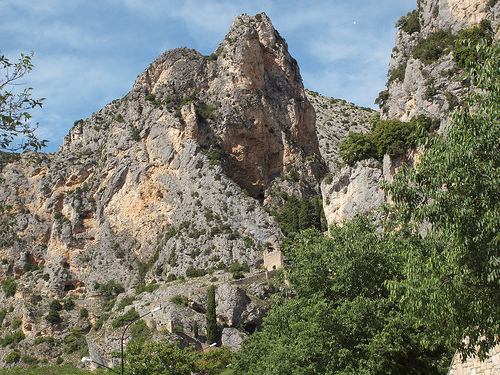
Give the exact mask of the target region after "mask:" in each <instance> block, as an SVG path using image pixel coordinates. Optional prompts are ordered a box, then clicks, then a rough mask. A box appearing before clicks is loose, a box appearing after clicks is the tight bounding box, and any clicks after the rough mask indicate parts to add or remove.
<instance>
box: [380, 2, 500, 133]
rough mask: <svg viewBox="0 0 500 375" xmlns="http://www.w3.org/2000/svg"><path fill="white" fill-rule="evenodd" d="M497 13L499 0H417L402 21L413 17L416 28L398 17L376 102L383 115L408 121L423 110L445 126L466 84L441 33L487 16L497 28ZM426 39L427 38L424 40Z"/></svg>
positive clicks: (451, 43) (466, 26) (453, 32)
mask: <svg viewBox="0 0 500 375" xmlns="http://www.w3.org/2000/svg"><path fill="white" fill-rule="evenodd" d="M499 14H500V6H499V4H498V2H491V1H488V0H421V1H418V2H417V9H416V10H415V12H414V14H412V15H407V16H406V17H407V21H410V19H411V18H412V17H415V18H417V19H418V27H409V26H406V27H405V22H403V23H402V24H400V29H399V31H398V33H397V35H396V45H395V47H394V49H393V53H392V55H391V61H390V63H389V73H388V77H389V79H388V83H387V89H388V90H387V91H386V92H385V98H384V99H383V100H382V102H380V104H381V108H382V110H383V113H384V114H385V116H386V118H398V119H400V120H403V121H408V120H409V119H411V118H412V117H414V116H417V115H419V114H425V115H427V116H430V117H433V118H439V119H440V120H441V122H442V129H444V128H445V126H446V125H448V124H449V114H450V112H451V111H452V110H453V109H455V108H456V107H457V106H458V105H460V102H461V96H462V93H463V92H464V90H466V89H467V88H468V82H467V81H466V80H464V79H463V73H464V70H463V69H461V67H459V66H458V65H457V64H456V62H455V61H454V58H453V46H454V41H453V40H452V38H451V39H448V40H445V38H446V36H445V34H444V33H449V34H450V35H451V36H457V35H458V32H459V31H460V30H464V29H470V28H472V27H474V26H478V25H479V23H480V22H481V21H482V20H483V19H485V20H489V21H491V27H492V29H493V30H496V27H497V25H498V15H499ZM403 18H404V17H403ZM406 25H408V24H406ZM438 32H441V33H442V34H437V33H438ZM429 38H431V39H429ZM440 38H441V39H440ZM426 40H427V41H428V42H429V43H427V44H425V43H424V42H425V41H426ZM425 45H427V46H428V47H429V48H428V49H426V48H425ZM417 46H418V51H416V50H415V48H416V47H417ZM381 94H383V93H381Z"/></svg>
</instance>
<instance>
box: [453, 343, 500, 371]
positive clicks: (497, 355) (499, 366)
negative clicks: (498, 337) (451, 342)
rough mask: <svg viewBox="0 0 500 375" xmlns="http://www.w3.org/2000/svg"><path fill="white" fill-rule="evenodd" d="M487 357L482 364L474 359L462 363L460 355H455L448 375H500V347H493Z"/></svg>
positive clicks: (477, 359)
mask: <svg viewBox="0 0 500 375" xmlns="http://www.w3.org/2000/svg"><path fill="white" fill-rule="evenodd" d="M489 355H490V357H489V358H488V359H487V360H485V361H484V362H481V361H480V360H479V358H477V357H476V358H472V359H468V360H467V361H466V362H463V363H462V359H461V357H460V354H458V353H456V354H455V356H454V357H453V361H452V362H451V366H450V370H449V371H448V375H479V374H484V375H500V345H498V346H496V347H494V348H493V349H492V350H491V351H490V353H489Z"/></svg>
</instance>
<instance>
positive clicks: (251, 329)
mask: <svg viewBox="0 0 500 375" xmlns="http://www.w3.org/2000/svg"><path fill="white" fill-rule="evenodd" d="M243 329H244V330H245V331H247V332H248V333H249V334H250V335H251V334H252V333H254V332H255V331H256V330H257V325H256V324H255V323H247V324H245V325H243Z"/></svg>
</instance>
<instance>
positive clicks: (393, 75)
mask: <svg viewBox="0 0 500 375" xmlns="http://www.w3.org/2000/svg"><path fill="white" fill-rule="evenodd" d="M407 65H408V63H407V62H406V61H405V62H404V63H402V64H399V65H398V66H397V67H396V68H395V69H393V70H392V71H391V72H390V75H389V80H388V83H389V84H390V83H392V82H393V81H395V80H398V81H399V82H401V83H402V82H404V80H405V73H406V67H407Z"/></svg>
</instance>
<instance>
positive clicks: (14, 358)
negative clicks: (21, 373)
mask: <svg viewBox="0 0 500 375" xmlns="http://www.w3.org/2000/svg"><path fill="white" fill-rule="evenodd" d="M19 359H21V354H19V352H18V351H17V350H14V351H12V352H10V353H9V355H8V356H7V357H6V358H5V363H17V362H19Z"/></svg>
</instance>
